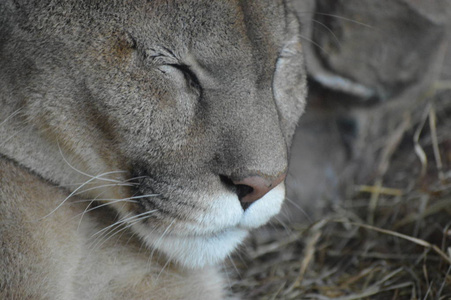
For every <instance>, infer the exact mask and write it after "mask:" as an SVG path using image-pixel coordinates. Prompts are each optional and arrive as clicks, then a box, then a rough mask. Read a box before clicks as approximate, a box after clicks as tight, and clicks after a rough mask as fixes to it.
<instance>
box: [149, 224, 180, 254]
mask: <svg viewBox="0 0 451 300" xmlns="http://www.w3.org/2000/svg"><path fill="white" fill-rule="evenodd" d="M174 222H175V219H174V220H172V222H171V223H170V224H169V225H168V227H166V229H165V230H164V232H163V233H162V234H161V236H160V238H159V239H158V240H157V242H156V243H154V244H153V245H152V247H153V249H152V252H151V253H150V260H152V258H153V254H154V252H155V250H156V249H157V247H158V246H159V244H160V242H161V241H162V240H163V237H164V236H165V235H166V233H167V232H168V231H169V228H170V227H171V226H172V225H173V224H174Z"/></svg>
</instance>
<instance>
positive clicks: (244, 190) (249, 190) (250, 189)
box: [220, 173, 286, 210]
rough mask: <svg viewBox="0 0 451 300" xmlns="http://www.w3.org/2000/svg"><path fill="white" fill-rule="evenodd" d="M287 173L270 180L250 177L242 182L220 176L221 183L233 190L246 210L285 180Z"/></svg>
mask: <svg viewBox="0 0 451 300" xmlns="http://www.w3.org/2000/svg"><path fill="white" fill-rule="evenodd" d="M285 176H286V173H282V174H281V175H280V176H278V177H277V178H275V179H273V180H270V179H266V178H263V177H262V176H258V175H257V176H248V177H244V178H242V179H240V180H233V179H231V178H230V177H228V176H224V175H220V178H221V181H222V182H223V183H224V184H225V185H226V186H228V187H229V188H231V189H233V191H234V192H235V193H236V194H237V196H238V199H239V200H240V203H241V206H242V207H243V209H244V210H246V209H247V208H248V207H249V206H250V205H251V204H252V203H253V202H255V201H257V200H258V199H260V198H262V197H263V196H264V195H266V194H267V193H268V192H269V191H270V190H272V189H273V188H275V187H276V186H277V185H278V184H279V183H281V182H282V181H283V180H284V179H285Z"/></svg>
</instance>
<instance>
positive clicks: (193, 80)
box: [169, 64, 202, 92]
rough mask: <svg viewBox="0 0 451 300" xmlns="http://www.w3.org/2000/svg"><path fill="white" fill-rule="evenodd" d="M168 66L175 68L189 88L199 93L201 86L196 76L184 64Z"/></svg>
mask: <svg viewBox="0 0 451 300" xmlns="http://www.w3.org/2000/svg"><path fill="white" fill-rule="evenodd" d="M169 66H171V67H173V68H176V69H177V70H179V71H180V72H182V74H183V75H184V76H185V80H186V82H187V83H188V84H189V85H190V87H191V88H193V89H195V90H197V91H199V92H201V91H202V86H201V85H200V82H199V79H198V78H197V76H196V74H194V72H193V71H192V70H191V69H190V68H189V67H188V66H187V65H185V64H169Z"/></svg>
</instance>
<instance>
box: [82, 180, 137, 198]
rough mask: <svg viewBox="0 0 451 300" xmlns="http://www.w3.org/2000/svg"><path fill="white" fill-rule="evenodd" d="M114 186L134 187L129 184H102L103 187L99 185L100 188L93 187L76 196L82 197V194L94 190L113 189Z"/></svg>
mask: <svg viewBox="0 0 451 300" xmlns="http://www.w3.org/2000/svg"><path fill="white" fill-rule="evenodd" d="M113 186H133V185H131V184H128V183H114V184H102V185H99V186H94V187H91V188H87V189H86V190H82V191H79V192H77V193H76V194H75V195H80V194H83V193H85V192H89V191H92V190H96V189H101V188H104V187H113Z"/></svg>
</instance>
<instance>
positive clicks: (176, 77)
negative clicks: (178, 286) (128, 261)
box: [0, 0, 306, 267]
mask: <svg viewBox="0 0 451 300" xmlns="http://www.w3.org/2000/svg"><path fill="white" fill-rule="evenodd" d="M22 2H24V3H22ZM0 8H1V10H3V12H4V13H2V20H3V21H0V22H2V23H1V27H0V30H1V32H0V34H2V37H3V41H2V45H1V46H0V81H1V84H0V88H1V90H0V94H1V96H0V97H1V98H0V99H1V100H0V103H1V105H2V109H1V111H2V113H0V118H1V119H0V120H6V118H7V117H8V116H11V115H14V117H13V118H9V119H8V120H7V121H5V122H4V124H3V126H0V137H2V138H5V139H6V138H8V140H7V141H6V142H5V143H0V153H2V154H3V155H5V156H7V157H10V158H11V159H14V160H16V161H18V162H19V163H21V164H22V165H24V166H25V167H27V168H29V169H31V170H33V171H34V172H36V173H37V174H39V175H40V176H41V177H43V178H45V179H46V180H48V181H49V182H52V183H54V184H57V185H61V186H66V187H67V188H68V189H69V191H70V192H71V194H78V193H81V192H83V195H84V196H85V197H89V198H90V199H93V200H96V201H98V202H100V203H104V204H105V205H107V206H109V207H113V208H114V209H115V210H116V211H117V213H119V216H120V219H121V220H122V221H123V222H125V223H127V224H128V225H130V227H131V230H133V231H134V232H136V233H137V234H138V235H139V236H140V237H141V238H142V239H143V240H144V241H145V243H146V244H148V245H149V246H150V247H152V248H156V249H158V250H159V251H160V252H162V253H164V254H165V255H166V256H167V257H169V258H170V259H172V260H174V261H177V262H178V263H180V264H181V265H183V266H186V267H201V266H203V265H206V264H212V263H215V262H217V261H220V260H221V259H223V258H225V257H226V256H227V255H228V254H229V253H230V252H231V251H232V250H233V249H234V248H235V247H236V246H237V245H238V244H239V243H240V242H241V241H242V240H243V239H244V238H245V236H246V234H247V232H248V231H249V230H250V229H252V228H256V227H259V226H261V225H262V224H264V223H266V222H267V221H268V220H269V219H270V218H271V217H272V216H274V215H275V214H277V213H278V212H279V209H280V206H281V204H282V202H283V199H284V193H285V188H284V184H283V180H284V178H285V175H286V172H287V157H288V149H289V146H290V141H291V139H292V136H293V133H294V129H295V126H296V122H297V120H298V118H299V117H300V115H301V113H302V111H303V108H304V97H305V90H306V86H305V72H304V67H303V58H302V49H301V44H300V40H299V35H298V27H299V24H298V21H297V19H296V18H295V16H294V15H293V14H292V13H291V12H290V11H289V10H288V9H287V5H286V4H285V3H284V2H283V1H281V0H280V1H276V0H265V1H263V0H262V1H225V0H221V1H211V0H183V1H114V2H112V1H101V0H99V1H79V0H77V1H75V0H65V1H59V2H57V4H56V2H53V1H14V3H13V2H11V1H4V3H3V4H1V5H0ZM16 112H17V114H15V113H16ZM75 183H83V184H81V185H79V186H77V185H74V184H75ZM62 200H63V199H62ZM66 201H70V199H69V200H66ZM55 209H56V208H55Z"/></svg>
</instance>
